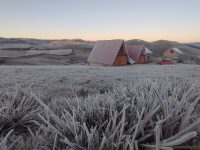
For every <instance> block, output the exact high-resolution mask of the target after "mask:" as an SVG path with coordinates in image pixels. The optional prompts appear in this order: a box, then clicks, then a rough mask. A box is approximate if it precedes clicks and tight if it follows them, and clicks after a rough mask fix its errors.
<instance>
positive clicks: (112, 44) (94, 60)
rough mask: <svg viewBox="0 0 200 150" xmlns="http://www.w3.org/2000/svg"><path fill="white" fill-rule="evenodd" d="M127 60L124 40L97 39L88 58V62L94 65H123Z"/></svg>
mask: <svg viewBox="0 0 200 150" xmlns="http://www.w3.org/2000/svg"><path fill="white" fill-rule="evenodd" d="M127 62H128V54H127V51H126V46H125V44H124V40H103V41H97V42H96V44H95V46H94V47H93V49H92V52H91V53H90V56H89V58H88V64H89V65H94V66H121V65H127Z"/></svg>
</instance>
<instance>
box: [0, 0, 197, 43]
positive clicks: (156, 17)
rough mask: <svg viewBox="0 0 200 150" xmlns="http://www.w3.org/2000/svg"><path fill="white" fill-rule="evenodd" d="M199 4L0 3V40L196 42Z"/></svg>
mask: <svg viewBox="0 0 200 150" xmlns="http://www.w3.org/2000/svg"><path fill="white" fill-rule="evenodd" d="M199 6H200V1H199V0H191V1H188V0H168V1H161V0H153V1H149V0H141V1H136V0H124V1H122V0H110V1H106V0H101V1H100V0H93V1H92V0H85V1H83V0H60V1H54V0H43V1H41V0H34V1H33V0H32V1H31V0H1V1H0V37H8V38H39V39H77V38H79V39H84V40H103V39H105V40H106V39H125V40H129V39H142V40H146V41H155V40H160V39H164V40H171V41H178V42H199V41H200V29H199V27H200V19H199V18H200V9H199Z"/></svg>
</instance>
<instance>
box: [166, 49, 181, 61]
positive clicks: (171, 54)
mask: <svg viewBox="0 0 200 150" xmlns="http://www.w3.org/2000/svg"><path fill="white" fill-rule="evenodd" d="M163 57H164V58H168V59H172V60H179V61H181V60H183V52H182V51H181V50H180V49H179V48H169V49H167V50H166V51H165V52H164V54H163Z"/></svg>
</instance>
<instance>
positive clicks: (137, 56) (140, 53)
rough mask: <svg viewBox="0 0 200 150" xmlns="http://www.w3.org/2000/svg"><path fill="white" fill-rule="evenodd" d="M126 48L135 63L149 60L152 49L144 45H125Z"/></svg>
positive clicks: (143, 62)
mask: <svg viewBox="0 0 200 150" xmlns="http://www.w3.org/2000/svg"><path fill="white" fill-rule="evenodd" d="M126 48H127V52H128V56H129V58H130V59H132V60H134V61H135V63H138V64H145V63H148V62H149V61H150V56H151V55H152V51H150V50H149V49H148V48H146V47H145V46H144V45H127V46H126Z"/></svg>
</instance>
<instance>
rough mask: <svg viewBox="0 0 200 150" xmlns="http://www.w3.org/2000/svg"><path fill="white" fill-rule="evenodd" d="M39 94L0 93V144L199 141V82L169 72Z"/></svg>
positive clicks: (161, 145)
mask: <svg viewBox="0 0 200 150" xmlns="http://www.w3.org/2000/svg"><path fill="white" fill-rule="evenodd" d="M72 95H73V96H67V95H66V96H59V97H58V98H53V99H49V98H48V99H49V101H48V102H47V100H46V99H40V98H38V97H37V96H36V95H35V94H33V93H31V92H27V91H25V90H22V89H21V88H19V87H18V88H17V89H16V93H15V95H14V96H12V95H9V94H1V95H0V125H1V126H0V129H1V130H0V149H3V150H4V149H24V150H25V149H54V150H57V149H77V150H81V149H83V150H86V149H88V150H94V149H102V150H103V149H106V150H107V149H113V150H115V149H116V150H117V149H124V150H126V149H128V150H133V149H136V150H137V149H172V148H177V149H178V148H179V149H181V148H182V149H183V148H192V147H193V148H194V147H195V146H197V145H198V143H199V133H200V130H199V125H200V118H199V107H198V106H199V101H200V86H199V84H198V83H197V82H194V81H185V80H181V79H175V78H166V79H157V80H155V79H154V80H149V79H145V80H138V81H134V82H130V83H128V84H127V83H126V84H125V83H117V84H116V85H114V86H113V88H112V89H109V90H108V91H106V92H103V93H102V92H99V93H96V94H92V95H91V94H88V95H87V96H80V95H75V94H72Z"/></svg>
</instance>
